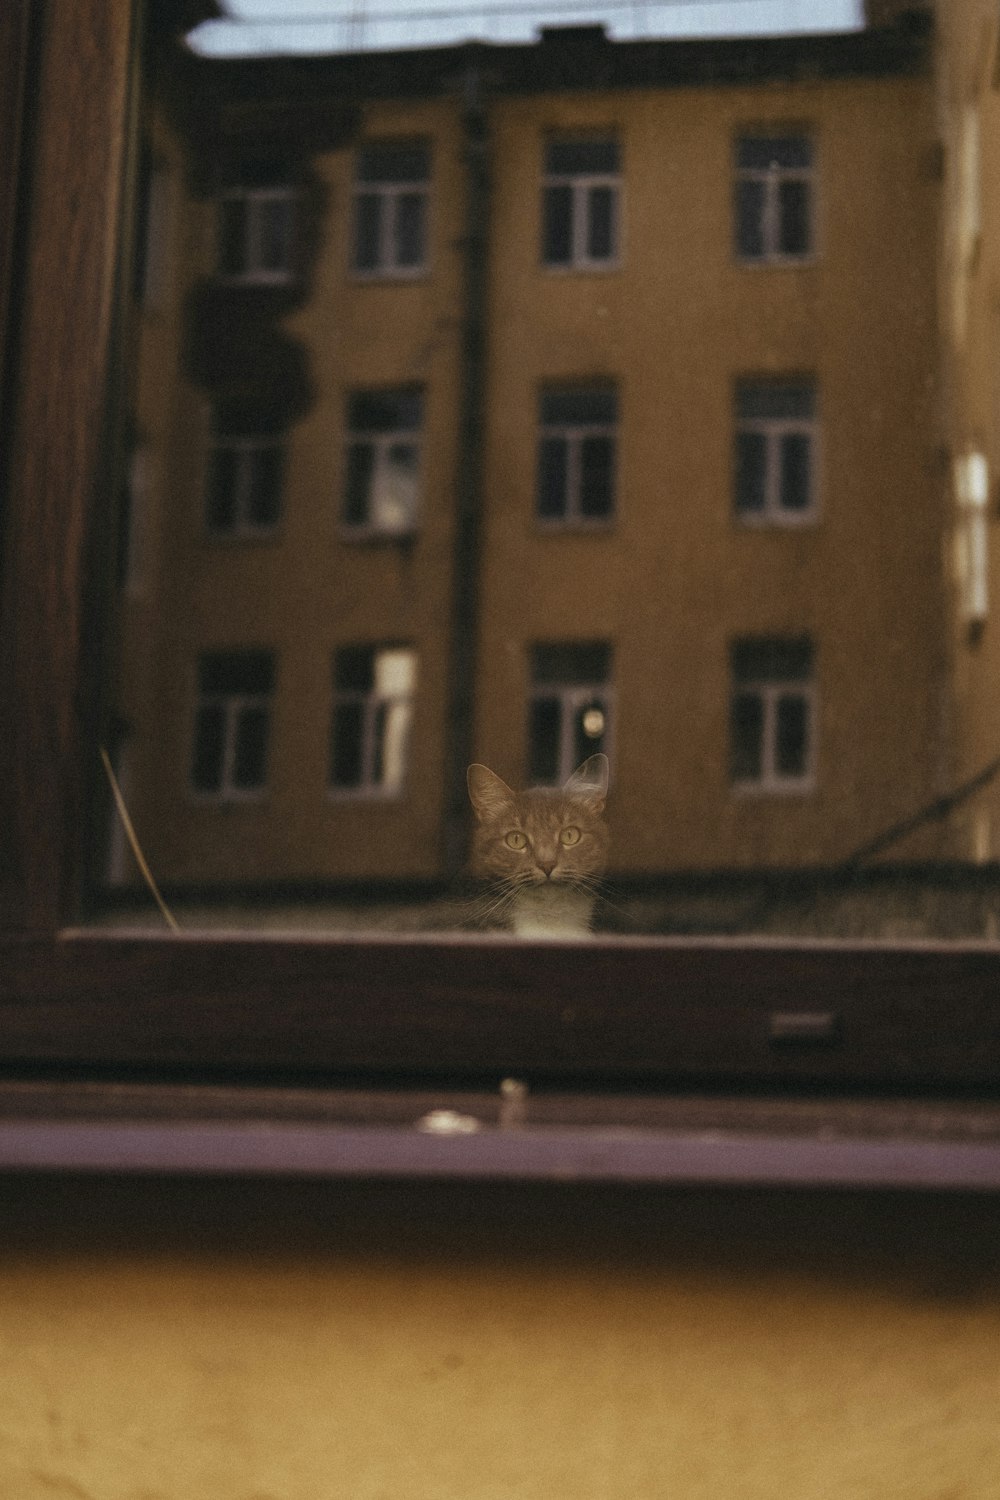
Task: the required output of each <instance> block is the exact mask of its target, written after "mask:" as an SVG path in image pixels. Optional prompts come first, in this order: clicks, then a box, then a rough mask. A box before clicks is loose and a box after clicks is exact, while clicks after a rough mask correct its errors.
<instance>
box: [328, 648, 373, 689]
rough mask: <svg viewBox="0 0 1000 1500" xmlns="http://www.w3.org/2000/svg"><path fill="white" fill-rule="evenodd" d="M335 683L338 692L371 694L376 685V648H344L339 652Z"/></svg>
mask: <svg viewBox="0 0 1000 1500" xmlns="http://www.w3.org/2000/svg"><path fill="white" fill-rule="evenodd" d="M333 682H334V687H335V688H336V689H337V691H338V692H342V693H346V692H354V693H367V692H369V691H370V689H371V688H372V687H373V686H374V683H375V651H374V648H373V647H372V646H342V647H341V648H340V650H339V651H338V652H337V656H336V661H335V665H334V676H333Z"/></svg>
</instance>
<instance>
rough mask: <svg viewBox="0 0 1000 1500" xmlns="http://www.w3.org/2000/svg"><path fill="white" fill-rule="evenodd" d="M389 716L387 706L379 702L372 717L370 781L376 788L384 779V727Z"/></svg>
mask: <svg viewBox="0 0 1000 1500" xmlns="http://www.w3.org/2000/svg"><path fill="white" fill-rule="evenodd" d="M388 716H389V705H388V704H387V703H383V702H379V703H376V704H375V712H374V714H373V715H372V719H373V723H372V767H371V780H372V781H373V782H374V784H375V785H376V786H381V785H382V782H383V780H384V779H385V726H386V720H387V718H388Z"/></svg>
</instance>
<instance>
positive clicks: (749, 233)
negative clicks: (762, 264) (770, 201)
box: [736, 180, 764, 260]
mask: <svg viewBox="0 0 1000 1500" xmlns="http://www.w3.org/2000/svg"><path fill="white" fill-rule="evenodd" d="M736 253H737V254H738V255H739V256H741V257H742V258H743V259H744V260H760V259H761V257H762V256H763V254H764V184H763V182H756V181H749V182H748V181H742V180H740V181H738V182H737V184H736Z"/></svg>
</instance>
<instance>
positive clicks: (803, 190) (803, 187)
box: [778, 178, 810, 255]
mask: <svg viewBox="0 0 1000 1500" xmlns="http://www.w3.org/2000/svg"><path fill="white" fill-rule="evenodd" d="M778 249H779V250H780V251H781V253H782V255H808V253H809V250H810V244H809V184H808V183H807V182H803V181H801V180H797V179H794V178H793V179H792V180H791V181H787V182H781V183H779V184H778Z"/></svg>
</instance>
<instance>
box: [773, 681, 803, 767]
mask: <svg viewBox="0 0 1000 1500" xmlns="http://www.w3.org/2000/svg"><path fill="white" fill-rule="evenodd" d="M777 720H778V723H777V744H776V747H775V763H776V769H777V771H778V774H779V775H780V776H804V775H805V772H806V756H807V754H808V729H809V714H808V703H807V700H806V699H805V698H804V697H803V696H802V695H801V694H800V693H782V694H781V696H780V697H779V699H778V704H777Z"/></svg>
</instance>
